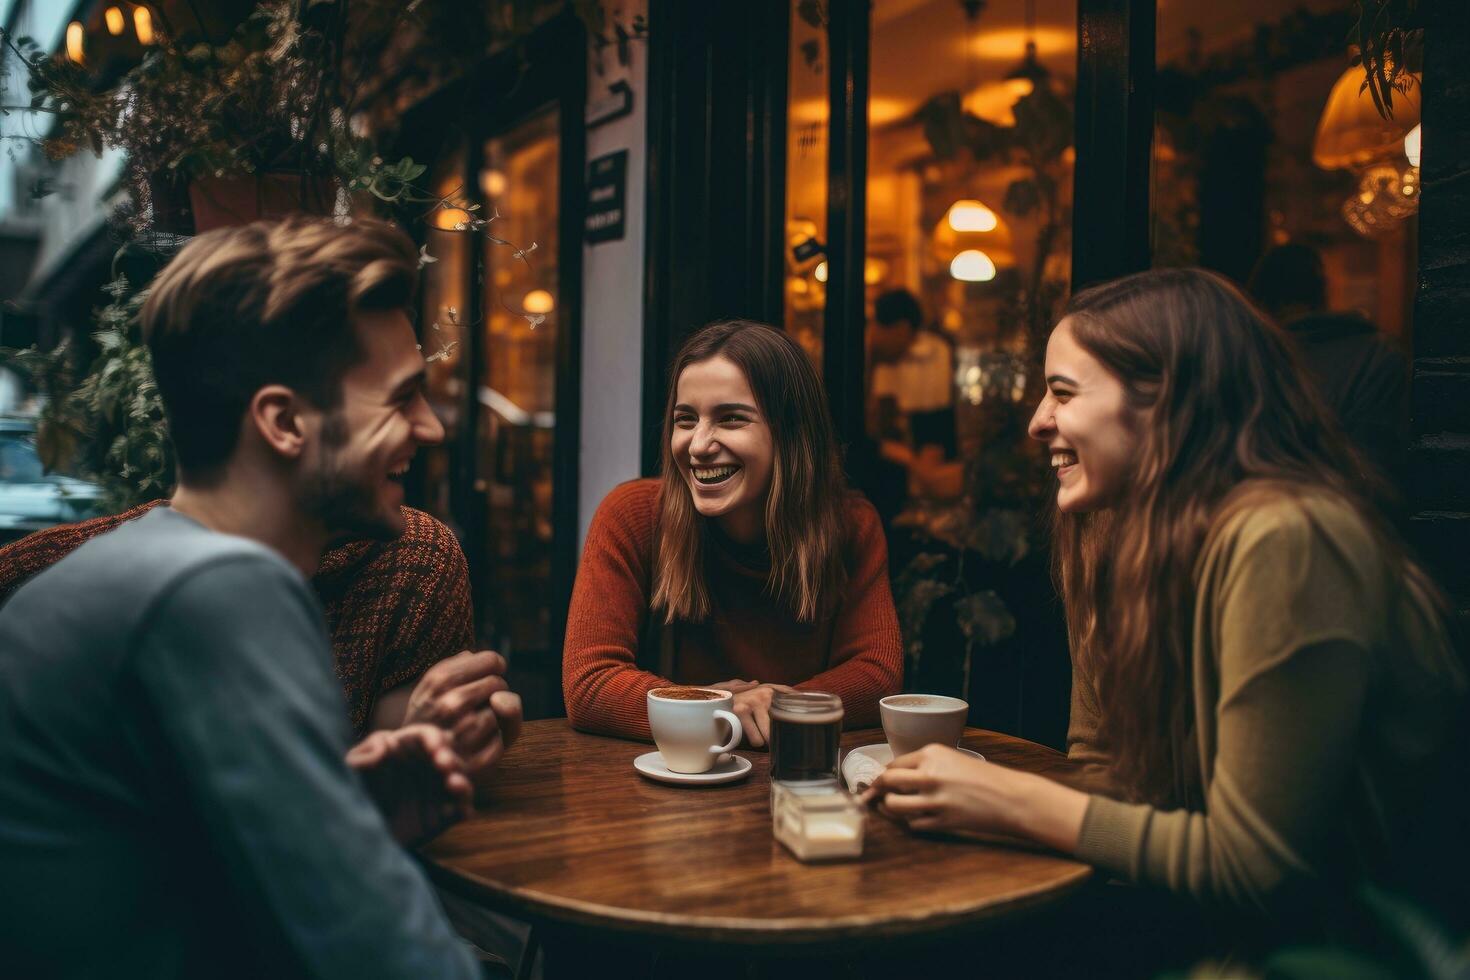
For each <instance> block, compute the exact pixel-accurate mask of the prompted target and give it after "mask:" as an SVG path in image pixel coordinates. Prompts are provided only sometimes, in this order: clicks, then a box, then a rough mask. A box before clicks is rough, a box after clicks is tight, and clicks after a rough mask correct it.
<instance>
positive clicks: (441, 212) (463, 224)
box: [429, 208, 474, 231]
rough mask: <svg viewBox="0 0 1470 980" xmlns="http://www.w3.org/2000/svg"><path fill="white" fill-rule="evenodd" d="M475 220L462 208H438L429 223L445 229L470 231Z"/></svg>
mask: <svg viewBox="0 0 1470 980" xmlns="http://www.w3.org/2000/svg"><path fill="white" fill-rule="evenodd" d="M473 220H474V219H473V218H472V217H471V216H470V213H469V212H468V211H464V210H462V209H460V208H437V209H436V210H435V211H434V216H433V217H432V218H430V219H429V223H430V224H432V225H433V226H434V227H435V228H442V229H444V230H445V231H469V230H470V222H471V221H473Z"/></svg>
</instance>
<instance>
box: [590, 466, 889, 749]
mask: <svg viewBox="0 0 1470 980" xmlns="http://www.w3.org/2000/svg"><path fill="white" fill-rule="evenodd" d="M658 494H659V481H657V480H634V481H632V482H629V483H624V484H622V485H621V486H619V487H617V488H616V489H614V490H613V491H612V492H611V493H609V494H608V495H607V497H606V498H605V499H604V500H603V502H602V505H601V506H600V507H599V508H598V509H597V514H596V515H595V516H594V517H593V518H592V527H591V528H590V529H589V531H588V532H587V544H586V546H585V547H584V548H583V551H582V564H581V567H580V569H579V570H578V572H577V584H576V587H575V588H574V589H573V591H572V605H571V609H570V610H568V613H567V635H566V646H565V652H564V654H563V658H562V687H563V693H564V695H565V698H566V704H567V716H568V717H569V718H570V720H571V723H572V724H573V725H574V726H575V727H577V728H580V729H582V730H584V731H590V732H600V733H604V734H609V735H621V736H623V737H626V738H639V739H645V740H646V739H648V738H649V731H648V711H647V706H646V702H645V695H646V694H647V693H648V692H649V691H650V690H652V689H653V688H655V687H661V686H664V685H667V684H669V683H678V684H714V683H718V682H720V681H726V680H732V679H739V680H756V681H761V682H763V683H776V684H789V685H791V686H793V687H796V688H801V689H805V690H817V691H830V692H832V693H834V694H837V695H840V696H841V698H842V703H843V705H844V707H845V708H846V712H847V718H846V721H847V725H848V727H865V726H869V725H875V724H877V721H878V699H879V698H882V697H886V696H887V695H889V694H894V693H897V692H898V690H899V689H900V687H901V686H902V683H903V648H902V643H901V641H900V639H899V632H898V615H897V613H896V612H895V611H894V608H893V593H892V591H891V589H890V588H889V585H888V545H887V542H886V541H885V540H884V538H883V526H882V524H881V523H879V520H878V513H877V511H875V510H874V509H873V506H872V505H871V504H869V503H868V502H867V501H866V500H864V499H863V498H861V497H859V496H857V495H853V497H852V498H851V502H850V503H849V505H848V513H847V528H848V542H847V572H848V582H847V586H846V589H845V593H844V595H843V598H842V601H841V603H840V604H839V606H838V607H837V610H836V612H835V614H834V615H832V616H831V617H830V618H828V619H825V620H823V621H821V622H817V623H801V622H798V621H797V620H796V619H795V617H794V616H792V614H791V613H790V612H789V611H788V610H787V608H786V607H785V606H784V605H783V604H781V603H778V602H777V601H776V600H775V599H774V598H773V597H772V596H771V595H770V593H769V591H768V590H767V588H766V580H767V570H766V569H765V568H763V567H760V566H759V563H754V562H752V560H751V559H749V558H742V557H740V556H737V555H736V554H734V553H733V552H732V549H730V548H729V547H728V546H724V547H722V546H721V544H720V542H719V541H718V540H716V536H714V535H711V542H710V548H709V550H708V551H707V553H706V556H705V568H704V573H705V580H706V583H707V584H708V586H709V591H710V601H711V606H712V610H711V613H710V616H709V618H708V619H707V620H705V621H704V622H700V623H687V622H680V623H676V624H675V625H674V626H673V627H672V637H673V653H674V658H673V670H672V674H673V676H672V677H670V678H664V677H660V676H659V675H658V674H655V673H650V672H648V671H645V670H640V669H639V668H638V666H636V663H635V661H636V659H637V652H638V644H639V641H640V638H641V637H642V636H643V635H644V630H645V626H646V625H647V624H648V619H649V616H650V615H651V613H650V610H649V600H650V597H651V596H652V595H653V543H654V524H655V522H656V519H657V516H658Z"/></svg>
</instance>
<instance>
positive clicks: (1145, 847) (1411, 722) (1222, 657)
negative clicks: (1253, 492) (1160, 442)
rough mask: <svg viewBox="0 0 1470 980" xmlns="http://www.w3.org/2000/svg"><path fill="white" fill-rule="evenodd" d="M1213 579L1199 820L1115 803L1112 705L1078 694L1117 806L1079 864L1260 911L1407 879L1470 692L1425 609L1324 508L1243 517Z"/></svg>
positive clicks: (1367, 544)
mask: <svg viewBox="0 0 1470 980" xmlns="http://www.w3.org/2000/svg"><path fill="white" fill-rule="evenodd" d="M1197 573H1198V592H1197V599H1196V605H1195V621H1194V635H1193V651H1192V659H1193V686H1194V712H1195V737H1194V739H1193V740H1192V741H1193V745H1192V746H1187V747H1185V751H1192V752H1195V753H1197V758H1198V766H1199V772H1200V774H1201V779H1200V781H1201V785H1199V786H1197V787H1193V788H1192V791H1191V793H1190V794H1189V795H1190V796H1191V797H1194V798H1195V799H1197V800H1199V801H1201V803H1200V804H1196V806H1195V807H1194V808H1191V809H1178V810H1169V811H1166V810H1162V809H1158V808H1155V807H1152V806H1148V805H1144V804H1132V803H1123V802H1119V801H1118V800H1116V799H1113V798H1112V797H1111V795H1105V794H1106V789H1107V780H1106V773H1107V759H1108V749H1107V746H1105V745H1101V744H1099V741H1098V734H1097V733H1098V723H1097V702H1096V692H1095V690H1094V689H1092V688H1091V686H1090V685H1089V684H1088V683H1087V681H1086V679H1085V678H1082V677H1078V678H1076V683H1074V691H1073V702H1072V724H1071V731H1070V733H1069V737H1068V742H1069V750H1070V754H1071V755H1072V756H1073V757H1074V758H1079V759H1082V760H1084V761H1086V762H1088V763H1090V765H1089V766H1088V767H1087V774H1088V776H1089V777H1090V785H1089V787H1088V788H1090V789H1091V788H1101V789H1102V790H1103V792H1097V793H1095V794H1094V795H1093V796H1092V798H1091V800H1090V802H1089V804H1088V808H1087V812H1086V816H1085V817H1084V819H1083V823H1082V832H1081V837H1080V840H1079V842H1078V848H1077V855H1078V856H1079V857H1080V858H1082V859H1083V860H1085V861H1088V862H1089V863H1091V864H1094V865H1096V866H1098V867H1100V868H1103V869H1105V870H1107V871H1111V872H1112V873H1114V874H1116V875H1119V876H1121V877H1124V878H1127V879H1130V880H1133V881H1137V882H1140V883H1146V884H1153V885H1158V886H1162V887H1165V888H1168V889H1170V890H1172V891H1175V892H1181V893H1187V894H1189V895H1191V896H1193V897H1195V898H1197V899H1199V900H1201V901H1204V902H1207V903H1212V904H1213V903H1216V902H1220V903H1224V904H1226V905H1230V906H1237V907H1253V908H1257V909H1261V910H1266V909H1268V908H1271V907H1272V906H1274V905H1276V904H1277V902H1278V901H1280V900H1282V899H1283V898H1284V897H1286V896H1290V895H1295V894H1297V893H1298V891H1299V889H1300V887H1301V886H1304V885H1305V886H1312V885H1313V884H1317V885H1322V886H1326V887H1331V886H1332V885H1334V884H1336V885H1339V886H1340V885H1343V884H1348V883H1352V882H1353V881H1355V880H1357V879H1358V878H1360V877H1362V876H1363V875H1364V874H1366V873H1368V872H1369V870H1370V869H1372V868H1373V867H1375V866H1378V867H1381V866H1382V863H1383V862H1392V861H1393V860H1394V855H1393V851H1394V849H1395V842H1396V841H1402V840H1404V835H1406V834H1413V833H1415V832H1416V831H1417V829H1418V828H1419V827H1420V826H1421V825H1420V824H1419V822H1418V815H1416V814H1415V813H1413V812H1412V811H1413V803H1414V800H1415V799H1416V796H1415V790H1414V789H1413V788H1414V787H1417V786H1421V785H1423V780H1422V779H1421V777H1424V776H1426V775H1427V773H1426V770H1427V769H1429V768H1430V767H1431V766H1432V765H1433V762H1432V757H1433V756H1434V754H1435V753H1436V750H1437V749H1439V748H1441V746H1442V745H1443V743H1444V741H1445V739H1446V738H1447V735H1448V732H1449V730H1450V726H1451V724H1452V722H1453V719H1454V712H1456V711H1458V710H1460V704H1461V702H1462V699H1463V693H1464V691H1465V688H1466V679H1465V672H1464V670H1463V668H1462V666H1461V665H1460V663H1459V661H1458V660H1457V659H1456V657H1455V654H1454V653H1453V651H1452V649H1451V647H1450V645H1449V643H1448V640H1447V638H1446V636H1445V634H1444V631H1443V627H1442V626H1441V625H1440V620H1439V618H1438V617H1437V616H1436V615H1435V614H1434V613H1433V611H1432V607H1431V606H1430V604H1429V603H1428V601H1427V599H1426V598H1425V597H1424V596H1422V595H1420V594H1419V593H1418V591H1417V590H1415V589H1412V588H1408V587H1406V585H1405V583H1404V582H1403V581H1402V580H1401V579H1392V578H1391V577H1390V575H1389V573H1388V571H1387V567H1386V565H1385V563H1384V560H1383V557H1382V555H1381V552H1380V548H1379V546H1378V544H1377V543H1376V541H1375V539H1374V537H1373V535H1372V533H1371V532H1370V530H1369V529H1368V527H1367V526H1366V525H1365V524H1364V523H1363V521H1362V520H1361V519H1360V518H1359V517H1358V516H1357V515H1356V513H1354V512H1353V510H1352V509H1351V508H1350V507H1348V506H1347V505H1346V504H1345V503H1343V502H1341V501H1340V500H1338V499H1336V498H1334V497H1330V496H1328V495H1326V494H1324V493H1320V492H1315V491H1313V492H1306V493H1304V495H1302V496H1300V497H1293V496H1288V495H1286V494H1285V493H1281V494H1274V495H1272V496H1269V497H1267V498H1265V499H1264V500H1263V501H1262V502H1261V503H1259V504H1256V505H1253V506H1249V507H1246V508H1244V509H1242V510H1240V511H1238V512H1236V513H1234V514H1233V515H1231V516H1229V517H1227V518H1226V519H1225V523H1224V524H1223V525H1222V526H1221V527H1220V528H1219V529H1218V531H1217V532H1216V533H1215V534H1214V535H1212V537H1211V539H1210V541H1209V542H1208V543H1207V544H1206V547H1205V550H1204V553H1203V555H1202V556H1201V559H1200V562H1199V565H1198V566H1197ZM1200 807H1202V808H1200ZM1457 873H1458V872H1457ZM1334 890H1335V889H1334Z"/></svg>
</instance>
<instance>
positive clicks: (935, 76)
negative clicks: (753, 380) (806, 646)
mask: <svg viewBox="0 0 1470 980" xmlns="http://www.w3.org/2000/svg"><path fill="white" fill-rule="evenodd" d="M872 17H873V29H872V71H871V82H870V87H871V99H870V104H869V113H868V124H869V148H868V184H867V259H868V271H869V275H867V276H865V279H866V281H867V287H868V288H867V296H868V301H869V317H870V327H869V333H868V345H867V346H868V368H869V374H868V377H869V389H868V421H869V432H870V434H871V435H873V436H874V437H875V438H878V439H879V440H880V441H881V442H882V443H883V444H884V446H885V451H884V456H885V457H886V458H888V459H891V460H900V461H902V462H903V463H904V465H906V466H907V468H908V488H907V497H908V499H909V500H910V501H911V502H912V501H916V500H918V499H921V498H925V499H929V500H935V499H944V498H951V499H952V498H954V497H956V496H967V495H969V493H970V491H971V489H972V488H971V487H970V486H969V484H968V481H967V480H966V479H964V478H963V476H962V473H963V470H964V466H965V461H966V460H967V459H973V458H974V456H975V454H976V453H977V452H978V451H979V450H980V448H981V444H982V442H983V441H984V439H985V438H986V433H987V431H993V430H994V428H995V426H994V424H993V420H992V421H987V420H986V419H985V418H983V416H985V415H986V414H988V413H992V412H993V411H994V410H995V408H994V406H995V402H996V399H998V398H999V399H1004V400H1006V401H1007V402H1009V403H1011V404H1014V403H1016V402H1020V401H1021V400H1023V399H1025V398H1026V397H1027V396H1028V394H1029V392H1028V391H1027V390H1026V388H1025V385H1024V384H1023V385H1021V386H1020V387H1019V388H1018V387H1017V386H1015V385H1013V384H1011V383H1008V381H1007V382H1002V381H1001V380H999V379H1001V378H1005V379H1010V378H1014V377H1019V378H1023V379H1024V378H1026V377H1027V376H1028V374H1027V372H1026V371H1025V367H1024V366H1025V362H1026V360H1027V359H1028V358H1032V357H1036V356H1038V355H1039V352H1040V350H1041V348H1042V346H1043V345H1044V342H1045V338H1046V335H1047V332H1048V331H1049V329H1050V327H1051V325H1052V323H1053V322H1054V319H1055V316H1056V312H1057V310H1058V308H1059V305H1060V302H1061V300H1062V299H1063V297H1064V295H1065V293H1066V291H1067V288H1068V280H1069V277H1070V263H1071V246H1070V237H1069V236H1070V225H1071V211H1070V209H1071V187H1072V163H1073V159H1074V154H1073V152H1072V149H1071V142H1072V91H1073V84H1072V74H1073V73H1074V71H1075V59H1076V45H1075V36H1076V20H1075V17H1076V13H1075V3H1069V2H1066V0H1040V2H1037V0H995V2H991V3H989V4H978V5H976V4H970V5H966V4H961V3H957V2H954V0H928V2H918V3H915V2H911V0H876V2H875V3H874V5H873V14H872ZM875 272H876V274H874V273H875ZM896 291H903V292H904V293H907V294H909V295H910V296H911V297H912V298H913V299H914V300H916V301H917V306H918V316H919V320H918V322H916V323H914V324H912V327H913V328H916V329H915V330H912V331H910V333H909V334H908V335H907V336H908V337H911V338H912V339H908V340H905V335H903V334H901V333H899V332H898V331H897V330H896V328H895V326H894V323H893V317H894V316H895V315H897V314H896V313H895V312H894V311H895V310H901V309H903V308H905V307H906V306H908V305H909V304H907V301H905V302H904V303H899V302H898V301H896V300H893V299H892V297H893V295H894V294H895V293H896ZM885 297H887V298H886V299H885ZM997 362H1001V364H1003V366H998V365H997ZM938 364H943V365H944V366H945V367H946V369H947V370H946V372H945V374H944V376H943V377H941V376H940V375H939V374H938V373H937V369H936V365H938ZM982 364H983V365H986V367H985V368H984V371H983V373H984V375H985V377H986V378H987V379H991V378H992V377H993V378H994V379H996V380H986V381H985V382H984V383H980V382H979V381H978V380H977V375H976V372H979V371H981V370H982V369H981V365H982ZM1032 374H1034V372H1032ZM936 385H937V386H939V387H941V388H942V389H943V397H942V398H936V397H935V395H934V394H933V389H934V388H935V387H936ZM920 388H922V389H924V391H923V392H922V397H921V392H920V391H919V389H920ZM910 389H913V390H910ZM982 393H983V396H984V397H981V396H982ZM885 402H886V403H888V404H885ZM941 403H942V404H941ZM941 408H942V409H943V410H944V411H945V412H947V413H948V418H947V419H942V420H938V421H937V420H936V418H935V417H934V416H935V413H936V412H937V411H938V410H939V409H941Z"/></svg>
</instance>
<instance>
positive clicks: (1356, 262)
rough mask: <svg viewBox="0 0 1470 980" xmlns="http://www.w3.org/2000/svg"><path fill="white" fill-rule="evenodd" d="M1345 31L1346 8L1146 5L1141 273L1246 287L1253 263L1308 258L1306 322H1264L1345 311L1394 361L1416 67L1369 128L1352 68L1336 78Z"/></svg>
mask: <svg viewBox="0 0 1470 980" xmlns="http://www.w3.org/2000/svg"><path fill="white" fill-rule="evenodd" d="M1354 17H1355V12H1354V5H1353V4H1352V3H1351V2H1348V0H1327V2H1317V3H1312V4H1308V5H1305V6H1302V7H1297V8H1292V9H1289V10H1288V9H1287V8H1285V7H1282V8H1275V7H1270V8H1268V7H1257V6H1254V5H1232V4H1219V3H1211V2H1207V0H1180V2H1178V3H1171V4H1167V5H1164V4H1161V5H1160V7H1159V11H1158V28H1157V37H1158V42H1157V54H1156V61H1157V66H1158V68H1157V84H1156V86H1155V91H1156V102H1157V112H1156V125H1155V128H1154V156H1153V180H1152V193H1151V196H1152V199H1153V207H1152V252H1153V264H1154V265H1155V266H1176V265H1201V266H1204V267H1205V268H1209V269H1214V270H1216V271H1218V272H1222V273H1224V274H1225V275H1227V276H1229V277H1230V278H1232V279H1233V280H1235V281H1236V282H1238V283H1240V284H1242V285H1248V284H1250V281H1251V276H1252V273H1253V272H1254V271H1256V269H1257V266H1258V264H1259V263H1260V262H1261V259H1262V257H1263V256H1266V255H1267V254H1268V253H1272V255H1273V263H1274V262H1276V261H1277V260H1280V261H1283V262H1284V261H1285V260H1284V259H1283V258H1282V256H1286V257H1288V258H1289V257H1290V256H1291V253H1292V251H1293V250H1294V251H1296V252H1297V253H1298V254H1307V253H1310V254H1312V255H1315V256H1316V257H1317V258H1318V259H1319V260H1320V263H1321V269H1322V271H1323V273H1325V296H1324V297H1323V298H1322V301H1321V303H1320V306H1321V309H1319V310H1317V311H1309V310H1307V309H1305V308H1304V306H1305V305H1306V301H1305V300H1302V299H1300V298H1298V297H1289V296H1288V297H1284V298H1283V299H1282V301H1281V302H1282V303H1284V304H1285V307H1284V308H1283V309H1280V310H1276V311H1274V312H1276V313H1278V315H1279V316H1280V317H1281V318H1282V319H1285V320H1295V319H1297V318H1299V317H1301V316H1304V315H1306V314H1308V313H1311V312H1317V313H1325V312H1328V311H1331V312H1333V313H1353V314H1356V315H1358V316H1360V317H1362V318H1364V319H1366V320H1368V321H1370V322H1372V323H1373V324H1376V326H1377V327H1378V328H1379V329H1380V330H1381V331H1382V332H1383V333H1384V334H1385V335H1386V336H1388V337H1390V338H1392V340H1393V342H1394V343H1396V344H1398V345H1399V346H1401V347H1402V348H1403V349H1405V350H1407V348H1408V342H1409V338H1410V331H1411V327H1412V324H1411V314H1412V305H1413V289H1414V282H1415V279H1416V273H1417V267H1416V257H1415V253H1414V242H1415V240H1416V238H1417V233H1416V218H1415V214H1416V212H1417V210H1418V168H1417V159H1416V158H1417V153H1418V146H1417V137H1418V128H1417V124H1418V120H1419V98H1418V96H1419V92H1418V78H1417V74H1416V73H1415V72H1416V71H1417V68H1418V65H1417V55H1416V53H1414V52H1410V53H1409V57H1410V60H1409V65H1408V67H1409V68H1410V69H1411V74H1410V76H1409V78H1408V79H1407V81H1406V84H1405V90H1404V91H1402V92H1400V93H1398V95H1397V96H1396V98H1395V99H1394V117H1393V119H1391V120H1385V119H1383V118H1382V117H1381V116H1380V115H1379V113H1378V111H1377V110H1376V109H1375V108H1374V106H1373V101H1372V97H1371V95H1370V94H1369V93H1368V92H1367V91H1366V90H1364V88H1363V82H1364V78H1365V76H1364V73H1363V69H1362V68H1360V67H1354V66H1352V65H1351V64H1350V55H1351V52H1350V51H1349V50H1348V48H1347V46H1346V42H1345V40H1344V39H1345V38H1346V37H1347V36H1348V32H1349V27H1350V25H1351V23H1352V22H1353V19H1354ZM1282 246H1287V247H1288V249H1287V250H1286V251H1285V252H1283V251H1281V247H1282ZM1273 250H1277V251H1275V252H1273ZM1272 268H1274V265H1273V264H1271V263H1268V265H1267V266H1263V267H1262V271H1263V273H1266V272H1267V270H1268V269H1272ZM1292 271H1295V272H1296V273H1297V274H1296V275H1295V278H1297V279H1300V278H1301V274H1300V272H1299V271H1298V270H1292ZM1267 289H1268V290H1269V289H1270V284H1269V283H1268V284H1267ZM1258 298H1259V297H1258ZM1268 305H1269V304H1268Z"/></svg>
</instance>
